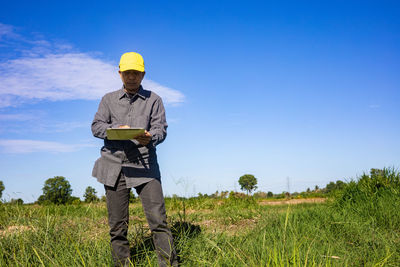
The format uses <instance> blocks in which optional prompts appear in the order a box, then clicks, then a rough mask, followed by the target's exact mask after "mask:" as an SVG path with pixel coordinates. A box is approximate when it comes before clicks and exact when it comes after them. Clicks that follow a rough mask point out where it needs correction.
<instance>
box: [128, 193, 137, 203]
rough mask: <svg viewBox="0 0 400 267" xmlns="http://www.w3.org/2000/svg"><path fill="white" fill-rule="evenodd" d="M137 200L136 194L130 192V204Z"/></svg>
mask: <svg viewBox="0 0 400 267" xmlns="http://www.w3.org/2000/svg"><path fill="white" fill-rule="evenodd" d="M135 199H136V196H135V194H134V193H133V192H132V190H131V191H130V192H129V203H134V202H135Z"/></svg>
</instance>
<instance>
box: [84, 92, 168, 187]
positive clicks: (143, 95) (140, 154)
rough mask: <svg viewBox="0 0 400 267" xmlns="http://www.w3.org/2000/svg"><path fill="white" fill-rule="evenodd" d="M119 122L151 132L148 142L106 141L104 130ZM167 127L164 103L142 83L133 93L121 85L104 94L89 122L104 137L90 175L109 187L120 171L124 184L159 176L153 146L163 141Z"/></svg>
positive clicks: (95, 131)
mask: <svg viewBox="0 0 400 267" xmlns="http://www.w3.org/2000/svg"><path fill="white" fill-rule="evenodd" d="M120 125H129V126H130V127H141V128H144V129H146V130H147V131H149V132H150V134H151V135H152V138H151V141H150V143H149V144H148V145H146V146H142V145H140V144H139V142H138V141H136V140H121V141H120V140H108V139H107V135H106V129H107V128H116V127H118V126H120ZM167 127H168V125H167V122H166V119H165V109H164V105H163V103H162V100H161V98H160V97H159V96H158V95H157V94H155V93H153V92H151V91H148V90H145V89H143V87H142V86H140V88H139V91H138V92H137V93H136V94H135V95H133V96H130V95H129V94H127V93H126V92H125V90H124V89H123V88H121V89H120V90H117V91H114V92H111V93H108V94H106V95H105V96H104V97H103V98H102V99H101V102H100V104H99V109H98V111H97V113H96V115H95V117H94V120H93V122H92V133H93V135H94V136H95V137H98V138H101V139H104V146H103V147H102V148H101V152H100V153H101V157H100V158H99V159H97V160H96V162H95V164H94V167H93V172H92V175H93V176H94V177H96V178H97V180H98V181H99V182H100V183H102V184H105V185H108V186H114V185H115V183H116V181H117V179H118V176H119V174H120V172H121V171H122V172H123V173H124V175H125V178H126V184H127V187H135V186H138V185H140V184H142V183H145V182H148V181H150V180H151V179H160V177H161V175H160V169H159V166H158V162H157V155H156V145H158V144H159V143H161V142H163V141H164V139H165V137H166V135H167Z"/></svg>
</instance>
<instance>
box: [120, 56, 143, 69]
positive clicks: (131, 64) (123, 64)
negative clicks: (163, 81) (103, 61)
mask: <svg viewBox="0 0 400 267" xmlns="http://www.w3.org/2000/svg"><path fill="white" fill-rule="evenodd" d="M119 70H120V71H126V70H137V71H141V72H144V61H143V57H142V56H141V55H140V54H138V53H135V52H128V53H125V54H123V55H122V56H121V60H120V61H119Z"/></svg>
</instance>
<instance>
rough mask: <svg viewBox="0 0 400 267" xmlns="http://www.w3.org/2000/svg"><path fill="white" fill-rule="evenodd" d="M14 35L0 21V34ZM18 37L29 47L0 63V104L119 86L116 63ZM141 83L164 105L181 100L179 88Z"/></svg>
mask: <svg viewBox="0 0 400 267" xmlns="http://www.w3.org/2000/svg"><path fill="white" fill-rule="evenodd" d="M13 34H14V35H16V34H15V33H14V31H13V28H12V26H9V25H4V24H0V37H1V36H2V35H4V36H10V35H13ZM20 40H21V42H24V43H25V44H26V43H29V44H30V50H28V51H27V50H26V49H24V50H23V54H22V56H20V57H18V58H14V59H8V60H6V61H4V62H1V63H0V107H8V106H18V105H19V104H21V103H25V102H31V101H32V100H33V101H34V100H50V101H62V100H73V99H84V100H93V99H99V98H101V97H102V96H103V95H104V94H105V93H107V92H110V91H114V90H116V89H118V88H120V87H121V80H120V78H119V75H118V73H117V71H118V68H117V66H116V64H111V63H110V62H106V61H104V60H102V59H99V58H96V57H95V56H94V55H92V54H87V53H79V52H71V48H70V46H68V45H62V44H59V43H55V44H52V43H50V42H48V41H45V40H38V41H29V42H28V41H26V40H24V41H23V38H20ZM21 51H22V50H21ZM66 51H69V52H66ZM143 86H144V87H145V88H147V89H149V90H152V91H154V92H155V93H157V94H159V95H160V96H161V97H162V98H163V100H164V102H165V103H166V104H172V105H174V104H177V103H181V102H183V101H184V95H183V94H182V93H181V92H180V91H177V90H175V89H171V88H168V87H166V86H163V85H160V84H158V83H156V82H154V81H151V80H144V81H143Z"/></svg>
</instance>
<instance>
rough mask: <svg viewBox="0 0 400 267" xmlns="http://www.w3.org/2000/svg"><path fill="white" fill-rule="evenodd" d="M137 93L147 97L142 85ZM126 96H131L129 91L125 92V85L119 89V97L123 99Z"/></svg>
mask: <svg viewBox="0 0 400 267" xmlns="http://www.w3.org/2000/svg"><path fill="white" fill-rule="evenodd" d="M135 95H137V96H139V97H141V98H142V99H146V94H145V93H144V89H143V87H142V85H140V87H139V91H138V92H137V93H136V94H135ZM135 95H134V96H135ZM124 97H127V98H130V97H129V94H128V93H127V92H125V88H124V86H122V88H121V89H120V90H119V98H118V99H122V98H124Z"/></svg>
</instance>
